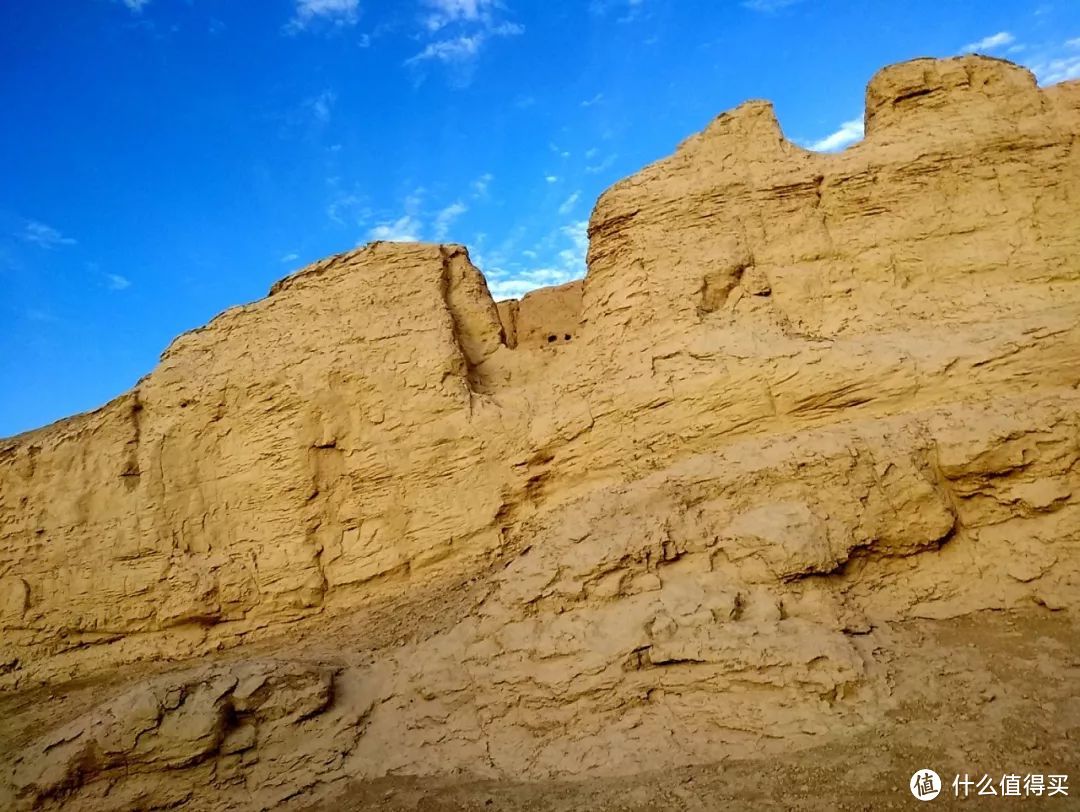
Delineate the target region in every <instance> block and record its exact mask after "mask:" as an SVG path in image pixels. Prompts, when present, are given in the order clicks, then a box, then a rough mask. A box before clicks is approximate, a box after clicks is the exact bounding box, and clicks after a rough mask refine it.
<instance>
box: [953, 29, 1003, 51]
mask: <svg viewBox="0 0 1080 812" xmlns="http://www.w3.org/2000/svg"><path fill="white" fill-rule="evenodd" d="M1014 42H1016V37H1014V36H1013V35H1012V34H1010V33H1009V32H1008V31H998V32H997V33H996V34H991V35H990V36H988V37H983V38H982V39H980V40H978V41H976V42H969V43H968V44H967V45H965V46H964V47H963V48H962V49H961V50H962V51H964V52H965V53H970V52H974V51H993V50H996V49H998V48H1004V47H1005V46H1007V45H1012V44H1013V43H1014Z"/></svg>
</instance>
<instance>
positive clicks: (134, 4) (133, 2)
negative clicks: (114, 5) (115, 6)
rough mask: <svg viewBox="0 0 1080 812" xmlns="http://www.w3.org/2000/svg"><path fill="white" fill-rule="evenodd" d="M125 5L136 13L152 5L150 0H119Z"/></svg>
mask: <svg viewBox="0 0 1080 812" xmlns="http://www.w3.org/2000/svg"><path fill="white" fill-rule="evenodd" d="M117 2H119V3H121V4H122V5H124V6H127V8H128V10H129V11H131V12H133V13H134V14H141V13H142V10H143V9H144V8H145V7H146V6H148V5H150V0H117Z"/></svg>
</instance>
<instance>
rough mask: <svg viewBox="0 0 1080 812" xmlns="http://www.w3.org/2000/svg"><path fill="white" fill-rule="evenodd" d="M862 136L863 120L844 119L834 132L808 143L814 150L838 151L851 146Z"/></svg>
mask: <svg viewBox="0 0 1080 812" xmlns="http://www.w3.org/2000/svg"><path fill="white" fill-rule="evenodd" d="M862 137H863V120H862V119H861V118H853V119H851V121H845V122H844V123H843V124H841V125H840V127H839V129H837V130H836V131H835V132H832V133H829V135H826V136H825V137H824V138H822V139H819V140H817V141H815V142H813V143H812V144H810V147H809V148H810V149H812V150H814V152H839V151H840V150H842V149H844V148H845V147H848V146H851V145H852V144H854V143H855V142H856V141H861V140H862Z"/></svg>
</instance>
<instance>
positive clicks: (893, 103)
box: [866, 55, 1038, 136]
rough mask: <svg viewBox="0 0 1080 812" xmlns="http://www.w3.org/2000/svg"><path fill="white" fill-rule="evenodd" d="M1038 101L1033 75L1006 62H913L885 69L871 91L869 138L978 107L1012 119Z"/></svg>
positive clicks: (968, 59) (965, 59)
mask: <svg viewBox="0 0 1080 812" xmlns="http://www.w3.org/2000/svg"><path fill="white" fill-rule="evenodd" d="M1037 97H1038V83H1037V82H1036V80H1035V76H1034V75H1033V74H1032V73H1031V71H1029V70H1027V69H1026V68H1022V67H1020V66H1019V65H1015V64H1013V63H1012V62H1007V61H1005V60H1003V59H995V58H993V57H988V56H974V55H973V56H961V57H956V58H953V59H930V58H922V59H913V60H911V61H909V62H900V63H898V64H896V65H890V66H889V67H887V68H882V69H881V70H880V71H878V72H877V73H876V74H874V77H873V78H872V79H871V80H870V83H869V84H868V85H867V86H866V134H867V135H868V136H869V135H871V134H872V133H873V132H875V131H878V130H883V129H886V128H888V127H892V126H895V125H898V124H901V123H903V122H904V121H906V120H908V119H910V118H913V117H914V116H915V115H916V114H917V113H918V112H919V111H922V110H926V109H937V108H942V107H946V106H948V107H950V108H953V109H959V108H963V107H966V106H968V105H970V104H972V103H974V104H978V105H981V106H988V107H991V108H998V109H1000V111H1001V112H1002V113H1005V114H1011V113H1012V112H1016V111H1019V110H1022V109H1023V108H1024V107H1026V106H1027V104H1026V102H1027V101H1028V100H1034V99H1036V98H1037Z"/></svg>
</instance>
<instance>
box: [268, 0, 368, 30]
mask: <svg viewBox="0 0 1080 812" xmlns="http://www.w3.org/2000/svg"><path fill="white" fill-rule="evenodd" d="M359 18H360V0H296V10H295V11H294V13H293V18H292V19H291V20H290V21H289V22H288V24H287V25H286V26H285V30H286V32H288V33H291V34H295V33H298V32H300V31H304V30H306V29H307V28H308V27H310V26H312V25H313V24H317V23H318V24H324V25H331V26H334V27H337V28H344V27H346V26H351V25H356V21H357V20H358V19H359Z"/></svg>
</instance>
